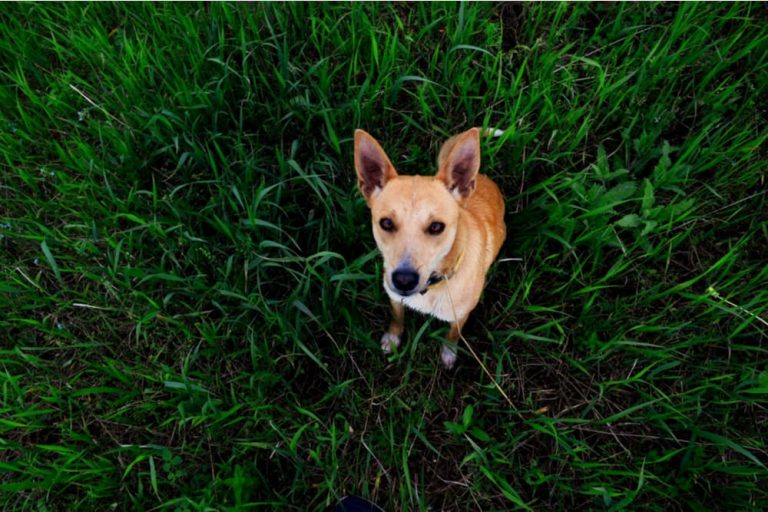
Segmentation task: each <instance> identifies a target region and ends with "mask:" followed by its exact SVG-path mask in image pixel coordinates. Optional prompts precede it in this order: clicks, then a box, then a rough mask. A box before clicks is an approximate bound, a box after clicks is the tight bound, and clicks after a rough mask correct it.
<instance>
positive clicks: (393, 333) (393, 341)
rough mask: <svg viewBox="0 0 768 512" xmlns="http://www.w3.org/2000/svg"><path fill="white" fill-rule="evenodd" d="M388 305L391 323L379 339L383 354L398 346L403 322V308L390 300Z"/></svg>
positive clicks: (398, 303) (400, 304)
mask: <svg viewBox="0 0 768 512" xmlns="http://www.w3.org/2000/svg"><path fill="white" fill-rule="evenodd" d="M389 303H390V304H392V322H390V324H389V329H387V332H385V333H384V336H382V337H381V349H382V350H383V351H384V353H385V354H389V353H390V352H392V348H393V347H399V346H400V336H401V335H402V334H403V323H404V320H405V306H403V304H402V303H400V302H397V301H394V300H392V299H390V301H389Z"/></svg>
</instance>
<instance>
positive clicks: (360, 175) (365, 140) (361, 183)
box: [355, 130, 397, 205]
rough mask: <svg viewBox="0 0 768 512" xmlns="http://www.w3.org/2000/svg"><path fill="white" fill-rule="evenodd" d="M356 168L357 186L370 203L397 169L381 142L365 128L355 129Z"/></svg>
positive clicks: (395, 174)
mask: <svg viewBox="0 0 768 512" xmlns="http://www.w3.org/2000/svg"><path fill="white" fill-rule="evenodd" d="M355 170H356V171H357V186H358V187H360V192H362V193H363V196H365V199H366V201H368V204H369V205H370V201H371V199H372V198H374V197H376V196H377V195H378V194H379V193H380V192H381V189H383V188H384V185H386V183H387V182H388V181H389V180H391V179H393V178H396V177H397V171H395V167H394V166H393V165H392V162H390V161H389V157H387V154H386V153H385V152H384V150H383V149H381V146H380V145H379V143H378V142H377V141H376V139H374V138H373V137H371V136H370V135H369V134H368V133H367V132H365V131H364V130H355Z"/></svg>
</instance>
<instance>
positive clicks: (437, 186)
mask: <svg viewBox="0 0 768 512" xmlns="http://www.w3.org/2000/svg"><path fill="white" fill-rule="evenodd" d="M437 167H438V171H437V174H436V175H435V176H401V175H399V174H398V173H397V171H396V170H395V167H394V166H393V165H392V162H391V161H390V159H389V158H388V157H387V155H386V153H385V152H384V150H383V149H382V148H381V146H380V145H379V143H378V142H377V141H376V139H374V138H373V137H371V136H370V135H369V134H368V133H366V132H365V131H363V130H356V131H355V169H356V170H357V178H358V186H359V188H360V191H361V192H362V194H363V196H364V197H365V199H366V201H367V203H368V207H369V208H370V209H371V216H372V220H373V236H374V238H375V239H376V244H377V245H378V247H379V250H380V251H381V253H382V255H383V257H384V289H385V290H386V292H387V294H388V295H389V298H390V302H391V304H392V313H393V320H392V323H391V324H390V326H389V329H388V330H387V332H386V333H384V336H383V337H382V338H381V347H382V349H383V350H384V352H389V351H391V350H392V348H393V346H399V345H400V336H401V335H402V333H403V316H404V314H405V311H404V306H408V307H409V308H411V309H415V310H416V311H420V312H422V313H428V314H430V315H433V316H435V317H437V318H439V319H440V320H444V321H446V322H450V323H451V330H450V333H449V334H448V339H447V340H446V341H445V343H444V344H443V347H442V349H441V353H440V355H441V359H442V361H443V364H444V365H445V366H446V368H452V367H453V365H454V363H455V361H456V349H457V347H456V344H457V341H458V338H459V335H460V332H461V328H462V326H463V325H464V323H465V322H466V320H467V317H468V316H469V314H470V312H472V310H473V309H474V308H475V306H477V303H478V301H479V300H480V294H481V292H482V291H483V286H484V285H485V275H486V273H487V272H488V268H489V267H490V266H491V263H493V261H494V259H495V258H496V255H497V254H498V252H499V248H500V247H501V244H502V243H503V242H504V238H505V237H506V226H505V225H504V200H503V198H502V195H501V192H500V191H499V188H498V187H497V186H496V184H495V183H494V182H493V181H491V179H490V178H488V177H487V176H484V175H482V174H478V171H479V169H480V130H479V129H477V128H472V129H471V130H468V131H466V132H464V133H461V134H459V135H456V136H454V137H451V138H450V139H448V140H447V141H446V142H445V143H444V144H443V146H442V148H441V149H440V154H439V156H438V159H437ZM386 219H388V220H386ZM441 224H442V225H443V229H440V228H441V226H440V225H441Z"/></svg>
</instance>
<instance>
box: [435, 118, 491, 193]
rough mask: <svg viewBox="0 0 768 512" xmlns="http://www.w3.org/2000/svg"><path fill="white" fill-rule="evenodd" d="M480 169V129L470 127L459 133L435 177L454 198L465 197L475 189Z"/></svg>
mask: <svg viewBox="0 0 768 512" xmlns="http://www.w3.org/2000/svg"><path fill="white" fill-rule="evenodd" d="M479 170H480V130H478V129H477V128H472V129H471V130H467V131H466V132H464V133H462V134H461V135H459V136H458V137H457V139H456V142H455V143H454V144H453V148H452V149H451V152H450V153H448V156H447V157H446V158H445V160H444V161H443V164H442V165H441V166H440V169H438V171H437V174H436V175H435V177H436V178H437V179H439V180H440V181H442V182H443V183H445V186H446V187H448V190H449V191H450V192H451V194H453V196H454V197H455V198H456V199H466V198H468V197H469V196H470V195H472V192H474V191H475V178H476V177H477V172H478V171H479Z"/></svg>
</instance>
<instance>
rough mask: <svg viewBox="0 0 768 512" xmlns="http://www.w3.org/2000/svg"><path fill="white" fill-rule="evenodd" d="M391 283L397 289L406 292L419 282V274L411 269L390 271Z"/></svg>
mask: <svg viewBox="0 0 768 512" xmlns="http://www.w3.org/2000/svg"><path fill="white" fill-rule="evenodd" d="M392 284H393V285H395V288H397V291H399V292H401V293H408V292H410V291H412V290H413V289H414V288H416V285H417V284H419V274H418V273H416V272H414V271H413V270H411V269H407V268H406V269H399V270H395V271H394V272H392Z"/></svg>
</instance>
